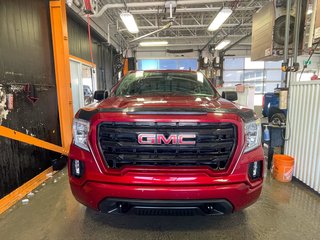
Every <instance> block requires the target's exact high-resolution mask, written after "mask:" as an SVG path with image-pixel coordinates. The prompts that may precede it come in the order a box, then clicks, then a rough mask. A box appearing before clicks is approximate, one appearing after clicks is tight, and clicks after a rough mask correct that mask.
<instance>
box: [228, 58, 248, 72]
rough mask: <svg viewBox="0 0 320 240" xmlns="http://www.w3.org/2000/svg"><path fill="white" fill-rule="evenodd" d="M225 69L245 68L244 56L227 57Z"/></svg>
mask: <svg viewBox="0 0 320 240" xmlns="http://www.w3.org/2000/svg"><path fill="white" fill-rule="evenodd" d="M223 64H224V69H228V70H229V69H230V70H231V69H235V70H237V69H243V68H244V58H226V59H225V60H224V63H223Z"/></svg>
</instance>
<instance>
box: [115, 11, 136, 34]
mask: <svg viewBox="0 0 320 240" xmlns="http://www.w3.org/2000/svg"><path fill="white" fill-rule="evenodd" d="M120 18H121V20H122V22H123V24H124V25H125V26H126V28H127V29H128V31H129V32H131V33H138V32H139V29H138V26H137V23H136V21H135V20H134V17H133V15H132V14H131V13H129V12H123V13H121V14H120Z"/></svg>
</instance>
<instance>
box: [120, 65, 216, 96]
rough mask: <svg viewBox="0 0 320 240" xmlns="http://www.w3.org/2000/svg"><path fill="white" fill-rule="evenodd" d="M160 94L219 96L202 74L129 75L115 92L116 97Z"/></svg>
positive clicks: (162, 73)
mask: <svg viewBox="0 0 320 240" xmlns="http://www.w3.org/2000/svg"><path fill="white" fill-rule="evenodd" d="M159 94H165V95H196V96H214V97H215V96H217V93H216V91H215V90H214V89H213V88H212V86H211V85H210V83H209V82H208V80H207V79H206V78H205V77H204V75H203V74H202V73H200V72H156V71H155V72H143V71H138V72H134V73H129V74H128V75H127V76H126V77H125V78H124V79H123V80H122V82H121V83H120V85H119V86H118V88H117V90H116V91H115V95H116V96H136V95H159Z"/></svg>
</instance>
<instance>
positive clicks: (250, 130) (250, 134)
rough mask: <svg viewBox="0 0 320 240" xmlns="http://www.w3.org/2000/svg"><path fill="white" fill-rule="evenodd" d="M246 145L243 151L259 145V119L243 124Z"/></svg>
mask: <svg viewBox="0 0 320 240" xmlns="http://www.w3.org/2000/svg"><path fill="white" fill-rule="evenodd" d="M245 134H246V142H247V146H246V149H245V150H244V152H249V151H251V150H253V149H255V148H257V147H259V146H260V145H261V122H260V119H258V120H255V121H253V122H249V123H246V124H245Z"/></svg>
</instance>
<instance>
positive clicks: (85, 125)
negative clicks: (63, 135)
mask: <svg viewBox="0 0 320 240" xmlns="http://www.w3.org/2000/svg"><path fill="white" fill-rule="evenodd" d="M72 128H73V143H74V144H75V145H76V146H78V147H79V148H82V149H84V150H87V151H89V147H88V133H89V128H90V124H89V122H87V121H85V120H81V119H74V120H73V127H72Z"/></svg>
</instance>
